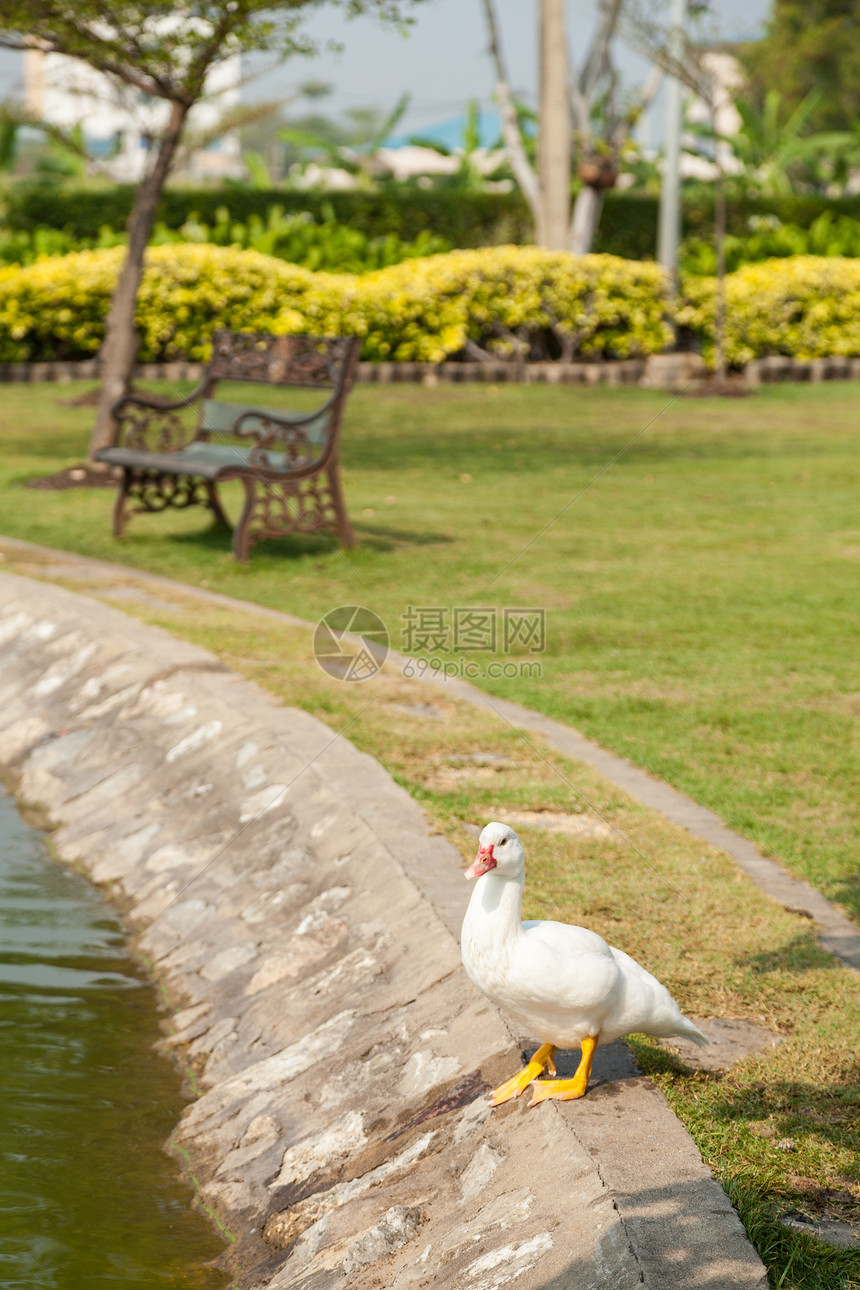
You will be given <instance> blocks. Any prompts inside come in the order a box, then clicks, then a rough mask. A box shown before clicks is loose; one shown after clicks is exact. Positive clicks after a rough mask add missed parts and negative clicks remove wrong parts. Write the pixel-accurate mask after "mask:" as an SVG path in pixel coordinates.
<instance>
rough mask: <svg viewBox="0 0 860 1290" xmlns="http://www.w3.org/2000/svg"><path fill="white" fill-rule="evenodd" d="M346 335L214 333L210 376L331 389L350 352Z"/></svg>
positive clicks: (349, 340) (350, 340) (349, 344)
mask: <svg viewBox="0 0 860 1290" xmlns="http://www.w3.org/2000/svg"><path fill="white" fill-rule="evenodd" d="M351 345H352V339H351V337H348V336H270V335H267V334H264V333H259V332H258V333H256V334H251V333H249V332H238V331H216V332H215V333H214V335H213V337H212V361H211V364H210V368H209V370H210V374H211V376H213V377H216V378H218V379H219V380H233V381H264V382H266V383H267V384H269V385H300V386H306V387H308V388H312V389H315V388H333V387H334V386H335V385H336V384H337V381H338V377H339V375H340V369H341V367H342V366H343V364H344V362H345V360H346V358H347V355H348V354H349V352H350V348H351Z"/></svg>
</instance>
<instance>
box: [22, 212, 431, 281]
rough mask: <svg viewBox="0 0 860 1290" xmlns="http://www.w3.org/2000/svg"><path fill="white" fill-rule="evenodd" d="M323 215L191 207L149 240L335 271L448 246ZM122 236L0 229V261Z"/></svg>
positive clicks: (84, 247) (27, 260) (108, 242)
mask: <svg viewBox="0 0 860 1290" xmlns="http://www.w3.org/2000/svg"><path fill="white" fill-rule="evenodd" d="M325 216H326V218H325V219H324V220H323V222H322V223H316V222H315V221H314V219H313V218H312V216H311V215H310V213H309V212H308V211H299V212H297V213H296V214H294V215H285V214H284V211H283V209H282V207H280V206H273V207H271V209H270V210H269V212H268V215H267V218H266V220H265V221H264V220H262V219H261V218H260V217H259V215H251V216H250V217H249V220H248V223H247V224H239V223H236V222H235V221H234V220H231V218H230V212H229V211H228V210H227V209H226V207H223V206H222V207H220V208H219V209H218V211H216V220H215V223H214V224H213V225H209V224H204V223H202V222H201V221H200V219H199V217H198V216H197V215H196V213H195V214H193V215H192V216H191V217H190V219H189V220H188V222H187V223H185V224H183V226H182V228H181V229H178V230H177V229H170V228H168V227H167V225H166V224H161V223H159V224H156V226H155V230H154V233H153V236H152V239H151V241H152V245H154V246H169V245H173V244H176V243H181V242H199V243H203V242H211V243H213V244H214V245H215V246H237V247H239V248H241V249H244V250H252V251H261V252H262V253H263V254H264V255H274V256H276V257H277V258H278V259H279V260H289V261H290V263H292V264H298V265H301V267H302V268H305V269H324V270H328V271H330V272H337V273H365V272H367V271H368V270H370V269H382V268H385V267H387V266H388V265H390V264H399V263H400V261H401V260H406V259H415V258H417V257H419V256H425V255H435V254H437V253H439V252H442V251H448V250H450V247H449V245H448V243H447V242H446V241H445V240H444V238H441V237H436V236H435V234H433V233H426V232H425V233H420V234H419V235H418V237H417V238H416V239H415V241H414V242H404V241H403V239H402V238H400V237H398V236H397V234H396V233H388V234H386V236H384V237H375V238H369V237H367V235H366V234H364V233H362V232H360V231H359V230H358V229H352V228H349V227H347V226H346V225H345V224H338V223H337V221H336V220H335V219H334V215H333V212H332V211H331V210H327V211H326V212H325ZM127 240H128V239H127V235H126V234H125V233H118V232H116V230H115V229H112V228H110V227H109V226H108V225H105V226H103V227H102V228H101V229H100V230H99V235H98V238H97V239H87V238H82V239H80V240H76V239H74V238H72V237H71V236H70V235H69V234H68V233H67V232H64V231H63V230H62V229H52V228H48V227H45V226H42V225H39V227H38V228H35V229H33V230H32V231H31V232H27V231H25V230H20V231H12V232H7V233H6V234H5V235H4V234H2V233H0V263H4V264H33V263H34V262H35V261H36V260H37V259H38V258H39V257H40V256H42V255H68V254H70V253H72V252H74V251H91V250H94V249H97V248H98V249H103V248H105V247H110V246H120V245H122V244H124V243H125V242H126V241H127Z"/></svg>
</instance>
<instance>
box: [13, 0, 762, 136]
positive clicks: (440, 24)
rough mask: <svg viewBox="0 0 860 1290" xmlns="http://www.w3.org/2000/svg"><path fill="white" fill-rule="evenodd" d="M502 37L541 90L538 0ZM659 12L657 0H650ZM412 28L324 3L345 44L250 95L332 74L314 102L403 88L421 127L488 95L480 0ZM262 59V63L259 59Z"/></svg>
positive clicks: (392, 96) (520, 8)
mask: <svg viewBox="0 0 860 1290" xmlns="http://www.w3.org/2000/svg"><path fill="white" fill-rule="evenodd" d="M496 2H497V9H498V13H499V18H500V22H501V28H502V41H503V44H504V49H505V55H506V58H507V62H508V68H509V74H510V79H511V82H512V85H513V87H514V90H515V91H516V92H517V93H518V94H519V95H520V96H521V97H523V98H524V99H526V100H532V101H533V100H534V96H535V93H536V86H537V51H536V36H537V22H536V12H537V6H536V3H535V2H534V0H530V2H529V0H496ZM594 8H595V6H594V3H593V0H568V13H569V29H570V44H571V53H572V56H573V58H574V59H577V56H579V57H581V55H582V52H583V49H584V47H585V45H586V42H587V40H588V36H589V32H590V30H591V26H592V16H593V13H594ZM768 8H769V3H768V0H712V2H711V12H712V14H713V17H712V19H711V26H712V28H713V29H714V31H715V32H716V33H717V34H719V35H722V36H750V35H754V34H755V33H756V31H757V30H758V29H760V27H761V24H762V22H763V20H764V18H765V16H766V14H767V10H768ZM648 11H649V12H650V13H651V14H652V15H655V14H656V13H657V12H658V11H659V6H658V5H657V4H654V3H653V2H649V5H648ZM412 12H413V14H414V16H415V22H414V24H413V25H412V27H411V28H410V29H409V31H408V33H407V34H406V35H402V34H399V33H398V32H396V31H394V30H391V29H385V28H384V27H382V26H381V24H380V23H379V22H378V21H376V20H374V19H370V18H359V19H355V20H354V21H352V22H347V21H345V19H344V18H343V15H342V9H339V8H338V6H336V5H327V6H325V7H323V8H321V9H319V10H318V11H317V12H316V13H314V15H313V16H312V17H311V18H310V19H309V21H308V23H307V27H306V29H307V31H308V32H309V33H310V34H311V35H312V36H313V37H314V38H315V39H317V40H318V41H319V42H320V44H321V45H323V46H324V45H325V44H326V43H327V42H330V41H332V40H335V41H338V42H340V43H341V44H342V46H343V49H342V52H341V53H333V52H328V51H326V52H323V53H321V54H320V55H319V56H318V57H316V58H310V59H304V58H303V59H295V60H294V61H292V62H290V63H287V64H286V65H284V66H282V67H280V68H277V69H274V70H269V71H267V72H265V73H264V74H261V75H259V76H258V77H256V78H255V80H254V81H253V82H252V83H251V84H250V85H249V86H248V87H247V91H246V93H247V96H248V97H252V98H273V99H276V98H281V97H286V96H287V95H288V94H289V93H290V92H291V91H292V90H293V89H294V88H295V87H296V86H297V85H298V84H300V83H301V82H302V81H306V80H310V79H314V80H322V81H327V82H330V83H331V84H332V86H333V92H332V94H331V95H330V96H329V97H328V98H325V99H322V100H319V101H318V103H317V106H318V107H319V108H320V109H321V110H323V111H325V112H326V113H327V114H329V115H337V114H339V113H340V112H341V111H343V110H345V109H347V108H351V107H365V106H368V105H370V104H378V105H379V106H380V107H383V108H391V107H393V106H394V104H395V103H396V101H397V99H398V98H399V96H400V95H401V94H402V93H403V92H404V91H409V92H410V93H411V95H412V102H411V106H410V110H409V114H408V116H407V117H406V119H405V121H404V125H403V128H405V129H408V130H410V131H420V130H421V129H422V128H423V127H426V126H429V125H432V124H433V123H434V122H437V121H443V120H445V119H446V118H449V117H452V116H455V115H457V114H458V113H459V112H461V111H462V110H463V107H464V104H465V103H466V102H467V101H468V100H469V99H470V98H477V99H479V100H481V101H483V102H484V103H487V104H488V103H489V102H490V97H491V94H492V89H493V74H492V68H491V66H490V61H489V58H488V57H487V53H486V33H485V28H484V19H483V9H482V6H481V4H480V0H420V2H419V3H417V4H415V5H413V7H412ZM619 63H620V65H621V68H622V73H623V75H624V77H625V79H626V80H628V81H630V82H631V83H636V81H638V80H641V79H642V77H643V76H644V74H645V70H646V69H645V66H644V64H643V63H642V61H641V59H639V58H637V57H636V55H634V54H633V53H631V52H630V51H628V50H625V49H624V48H623V47H621V48H619ZM255 69H256V70H262V67H261V64H260V63H259V62H256V61H255ZM16 83H20V64H19V60H18V57H17V56H16V55H13V54H9V53H8V52H6V51H2V50H0V97H6V96H8V95H9V94H11V93H13V92H14V89H15V86H16Z"/></svg>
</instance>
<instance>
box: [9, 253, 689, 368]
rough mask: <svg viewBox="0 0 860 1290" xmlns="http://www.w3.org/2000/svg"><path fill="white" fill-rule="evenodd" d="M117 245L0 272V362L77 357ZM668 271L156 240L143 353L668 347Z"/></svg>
mask: <svg viewBox="0 0 860 1290" xmlns="http://www.w3.org/2000/svg"><path fill="white" fill-rule="evenodd" d="M122 255H123V250H122V248H120V247H114V248H111V249H110V250H104V251H82V252H78V253H76V254H73V255H67V256H63V257H61V258H57V259H44V260H40V261H37V262H36V263H35V264H32V265H28V266H26V267H25V268H17V267H14V268H13V267H10V268H6V269H2V270H0V361H4V362H10V361H22V360H25V361H26V360H35V359H76V358H86V357H89V356H91V355H92V354H94V353H95V352H96V351H97V350H98V348H99V344H100V342H101V338H102V334H103V330H104V319H105V317H106V314H107V310H108V304H109V300H110V294H111V290H112V288H113V284H114V282H115V281H116V276H117V273H118V271H119V266H120V262H121V258H122ZM663 289H664V279H663V275H662V272H661V270H660V269H659V268H657V266H656V265H653V264H637V263H635V262H631V261H624V260H618V259H616V258H614V257H612V256H582V257H576V256H572V255H569V254H567V253H566V252H554V253H553V252H546V251H539V250H537V249H535V248H534V247H493V248H485V249H484V250H480V251H453V252H450V253H448V254H446V255H435V256H428V257H427V258H426V259H423V260H411V261H407V262H404V263H403V264H398V265H394V266H392V267H391V268H388V269H380V270H378V271H376V272H374V273H367V274H363V275H346V274H327V273H311V272H310V271H309V270H307V269H300V268H298V267H297V266H295V265H292V264H289V263H286V262H285V261H282V260H276V259H273V258H272V257H270V256H266V255H261V254H260V253H259V252H256V251H240V250H236V249H234V248H232V247H217V246H210V245H204V246H197V245H177V246H159V247H151V248H150V250H149V252H148V254H147V268H146V271H145V273H144V278H143V283H142V287H141V291H140V297H139V301H138V315H137V322H138V327H139V330H140V333H141V337H142V343H141V350H140V358H141V360H142V361H145V362H153V361H159V360H163V359H178V358H187V359H192V360H195V359H203V358H205V357H207V355H208V346H209V338H210V336H211V334H212V331H213V330H214V328H215V327H230V328H234V329H237V330H242V329H244V330H248V331H274V332H276V333H281V334H288V333H299V332H310V333H312V334H317V335H319V334H338V333H347V334H355V335H360V336H362V337H364V346H363V352H364V357H365V358H369V359H383V358H385V359H417V360H424V361H429V362H437V361H441V360H442V359H443V358H446V357H448V356H451V355H454V354H464V355H465V354H468V353H470V352H471V353H477V352H485V353H490V354H498V355H501V356H505V357H510V356H520V357H523V358H555V357H566V358H573V357H575V356H603V357H628V356H630V355H637V354H648V353H654V352H657V351H659V350H661V349H664V348H665V347H666V345H667V344H668V343H669V341H670V338H671V333H670V331H669V328H668V326H667V324H666V322H665V321H664V317H663V315H664V312H665V301H664V298H663Z"/></svg>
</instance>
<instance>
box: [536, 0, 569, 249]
mask: <svg viewBox="0 0 860 1290" xmlns="http://www.w3.org/2000/svg"><path fill="white" fill-rule="evenodd" d="M569 76H570V71H569V68H568V62H567V32H566V25H565V6H564V0H541V3H540V134H539V136H538V175H539V180H540V223H539V225H538V227H537V229H536V230H535V240H536V242H537V244H538V246H544V247H546V248H547V249H548V250H550V251H563V250H566V249H567V236H568V221H569V219H570V88H569Z"/></svg>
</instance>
